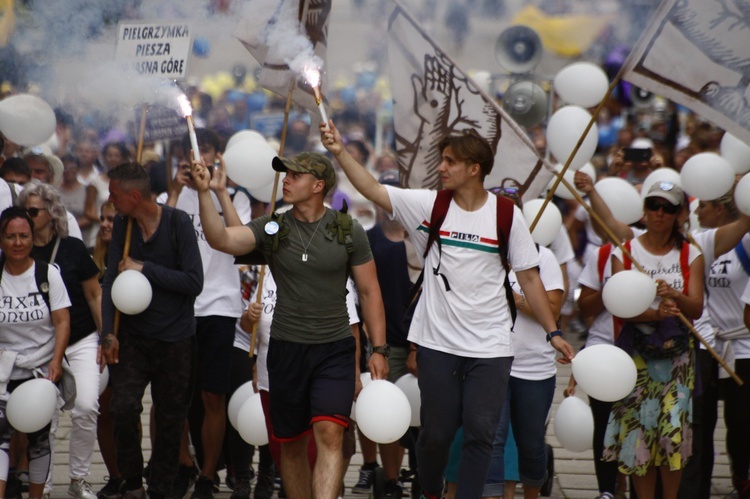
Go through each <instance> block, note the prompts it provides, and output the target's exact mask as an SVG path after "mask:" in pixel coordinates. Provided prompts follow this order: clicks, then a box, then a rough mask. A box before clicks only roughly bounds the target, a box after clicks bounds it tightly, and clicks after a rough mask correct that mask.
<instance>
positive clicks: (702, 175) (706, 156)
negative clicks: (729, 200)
mask: <svg viewBox="0 0 750 499" xmlns="http://www.w3.org/2000/svg"><path fill="white" fill-rule="evenodd" d="M734 175H735V171H734V168H732V165H730V164H729V162H728V161H727V160H726V159H724V158H722V157H721V156H719V155H718V154H716V153H712V152H702V153H699V154H696V155H695V156H693V157H691V158H690V159H688V160H687V161H685V164H684V165H682V170H681V171H680V181H681V183H682V189H683V190H684V191H686V192H687V193H688V194H690V195H691V196H694V197H697V198H698V199H701V200H703V201H711V200H713V199H717V198H720V197H721V196H723V195H724V194H726V193H727V192H729V190H730V189H731V188H732V186H733V185H734Z"/></svg>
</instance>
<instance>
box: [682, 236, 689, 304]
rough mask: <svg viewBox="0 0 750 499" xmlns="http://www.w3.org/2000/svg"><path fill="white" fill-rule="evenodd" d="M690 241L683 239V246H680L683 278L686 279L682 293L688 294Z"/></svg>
mask: <svg viewBox="0 0 750 499" xmlns="http://www.w3.org/2000/svg"><path fill="white" fill-rule="evenodd" d="M689 259H690V243H689V242H687V241H682V248H680V269H681V270H682V280H683V281H685V284H684V286H683V287H682V294H683V295H687V294H688V284H690V263H689V262H688V260H689Z"/></svg>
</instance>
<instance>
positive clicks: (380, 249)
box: [367, 225, 412, 347]
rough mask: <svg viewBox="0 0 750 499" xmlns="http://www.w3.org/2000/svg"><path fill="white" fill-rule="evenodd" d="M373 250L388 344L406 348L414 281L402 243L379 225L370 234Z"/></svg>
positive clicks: (368, 236) (368, 232)
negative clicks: (406, 319)
mask: <svg viewBox="0 0 750 499" xmlns="http://www.w3.org/2000/svg"><path fill="white" fill-rule="evenodd" d="M367 238H368V239H369V240H370V248H371V249H372V256H373V259H374V260H375V265H376V267H377V269H378V282H379V283H380V292H381V293H382V295H383V307H384V308H385V337H386V341H387V342H388V344H389V345H393V346H398V347H406V346H408V345H409V342H408V341H407V339H406V338H407V336H408V333H409V332H408V331H407V330H406V328H405V327H404V312H405V311H406V308H405V304H406V300H408V299H409V291H410V290H411V286H412V284H411V281H410V280H409V266H408V262H407V259H406V245H405V244H404V242H403V241H400V242H393V241H391V240H390V239H388V238H387V237H386V236H385V234H383V230H382V229H381V228H380V226H379V225H376V226H375V227H373V228H372V229H370V230H368V231H367Z"/></svg>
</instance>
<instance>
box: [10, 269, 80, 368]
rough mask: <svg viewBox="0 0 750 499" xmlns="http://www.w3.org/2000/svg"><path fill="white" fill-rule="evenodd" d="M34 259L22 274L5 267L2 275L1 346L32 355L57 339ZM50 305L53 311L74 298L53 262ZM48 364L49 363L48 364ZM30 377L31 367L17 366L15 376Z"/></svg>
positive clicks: (50, 280) (50, 274) (61, 307)
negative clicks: (36, 272)
mask: <svg viewBox="0 0 750 499" xmlns="http://www.w3.org/2000/svg"><path fill="white" fill-rule="evenodd" d="M35 268H36V263H34V264H33V265H32V266H31V267H29V269H28V270H27V271H26V272H24V273H23V274H20V275H15V276H14V275H11V274H9V273H8V272H5V271H2V272H3V274H2V278H0V289H1V292H2V296H1V297H0V331H2V334H0V350H12V351H14V352H18V353H19V354H21V355H29V354H31V353H33V352H35V351H36V350H37V349H38V348H39V347H41V346H42V345H45V344H47V343H49V342H50V341H54V340H55V327H54V324H53V323H52V314H51V313H50V310H49V309H48V308H47V304H46V303H45V302H44V299H43V298H42V295H41V294H40V293H39V290H38V289H37V286H36V279H35V278H34V269H35ZM47 279H48V282H49V306H50V308H51V309H52V311H56V310H60V309H63V308H67V307H70V298H68V291H67V290H66V289H65V284H64V283H63V280H62V277H61V276H60V271H59V270H57V268H56V267H55V266H53V265H50V266H49V267H48V273H47ZM45 367H46V366H45ZM28 377H30V373H29V371H27V370H25V369H19V368H17V367H14V368H13V373H12V374H11V379H24V378H28Z"/></svg>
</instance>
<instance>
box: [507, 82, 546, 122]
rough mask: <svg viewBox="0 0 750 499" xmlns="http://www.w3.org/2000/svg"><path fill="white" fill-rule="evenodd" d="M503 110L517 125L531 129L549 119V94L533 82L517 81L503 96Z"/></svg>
mask: <svg viewBox="0 0 750 499" xmlns="http://www.w3.org/2000/svg"><path fill="white" fill-rule="evenodd" d="M503 109H505V111H506V112H507V113H508V114H509V115H510V116H511V118H513V119H514V120H515V121H516V123H518V124H519V125H521V126H525V127H527V128H531V127H533V126H536V125H538V124H539V123H541V122H542V121H543V120H544V118H546V117H547V93H546V92H545V91H544V90H543V89H542V87H540V86H539V85H537V84H536V83H534V82H533V81H531V80H522V81H517V82H515V83H513V84H512V85H511V86H510V87H508V90H506V91H505V93H504V94H503Z"/></svg>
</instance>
